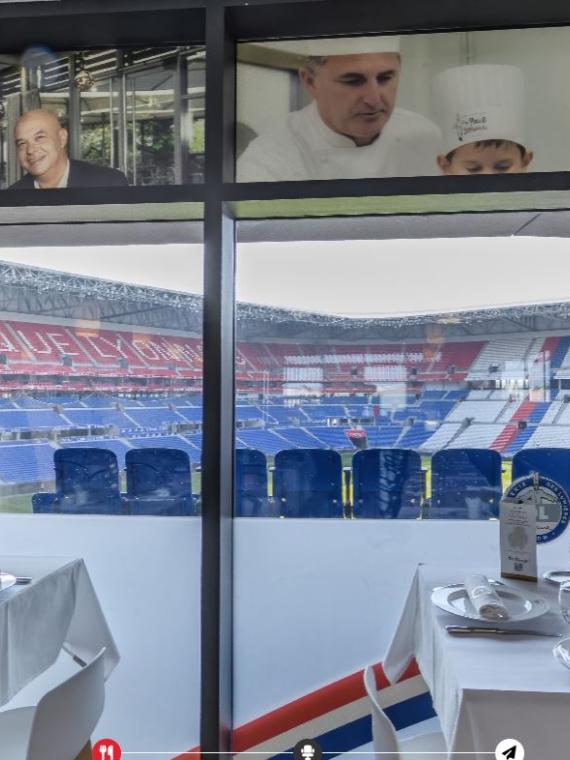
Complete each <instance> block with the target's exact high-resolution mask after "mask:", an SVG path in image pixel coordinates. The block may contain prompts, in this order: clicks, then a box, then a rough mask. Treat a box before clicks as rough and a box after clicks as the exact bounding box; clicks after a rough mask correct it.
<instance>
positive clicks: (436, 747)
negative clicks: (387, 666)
mask: <svg viewBox="0 0 570 760" xmlns="http://www.w3.org/2000/svg"><path fill="white" fill-rule="evenodd" d="M364 687H365V689H366V693H367V694H368V698H369V700H370V704H371V706H372V746H373V748H374V752H379V753H380V752H382V753H383V754H382V755H380V756H379V757H380V760H426V758H427V755H426V754H425V753H426V752H433V753H436V752H438V753H439V752H440V753H441V758H442V760H444V758H447V747H446V744H445V739H444V738H443V734H442V733H441V732H440V731H437V732H433V733H429V734H422V735H421V736H414V737H413V738H410V739H399V738H398V734H397V733H396V730H395V728H394V726H393V724H392V721H391V720H390V718H388V716H387V715H386V713H385V712H384V710H382V708H381V707H380V705H379V704H378V698H377V689H376V677H375V675H374V669H373V667H372V665H368V667H366V668H365V669H364ZM386 753H388V754H386ZM404 753H405V754H404ZM430 757H433V759H434V760H438V757H439V756H438V755H436V754H434V755H431V756H430Z"/></svg>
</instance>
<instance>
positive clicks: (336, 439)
mask: <svg viewBox="0 0 570 760" xmlns="http://www.w3.org/2000/svg"><path fill="white" fill-rule="evenodd" d="M347 430H348V428H347V427H330V426H326V425H320V426H318V427H317V426H308V427H307V431H308V432H309V433H310V434H311V435H314V436H315V438H316V439H317V440H318V441H319V442H320V443H321V444H322V445H323V446H326V447H328V448H331V449H337V450H338V451H352V449H353V445H352V443H351V442H350V440H349V439H348V437H347V435H346V431H347Z"/></svg>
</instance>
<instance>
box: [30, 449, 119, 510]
mask: <svg viewBox="0 0 570 760" xmlns="http://www.w3.org/2000/svg"><path fill="white" fill-rule="evenodd" d="M54 465H55V494H45V493H39V494H35V495H34V497H33V498H32V507H33V510H34V512H48V511H49V512H62V513H66V514H121V513H122V511H123V503H122V500H121V495H120V492H119V468H118V465H117V457H116V456H115V455H114V454H113V452H112V451H108V450H107V449H96V448H91V449H89V448H77V449H76V448H65V449H58V450H57V451H56V452H55V454H54Z"/></svg>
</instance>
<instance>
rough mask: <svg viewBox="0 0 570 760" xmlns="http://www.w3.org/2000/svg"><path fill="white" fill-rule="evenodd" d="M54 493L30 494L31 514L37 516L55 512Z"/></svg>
mask: <svg viewBox="0 0 570 760" xmlns="http://www.w3.org/2000/svg"><path fill="white" fill-rule="evenodd" d="M55 499H56V496H55V494H54V493H43V492H42V493H34V494H32V512H34V513H37V514H46V513H48V512H56V511H58V510H56V509H55Z"/></svg>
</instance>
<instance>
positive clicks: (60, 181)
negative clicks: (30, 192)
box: [34, 159, 70, 190]
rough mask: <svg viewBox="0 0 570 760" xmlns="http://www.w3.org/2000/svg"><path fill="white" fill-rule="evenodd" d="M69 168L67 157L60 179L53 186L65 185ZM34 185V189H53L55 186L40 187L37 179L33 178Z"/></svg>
mask: <svg viewBox="0 0 570 760" xmlns="http://www.w3.org/2000/svg"><path fill="white" fill-rule="evenodd" d="M69 169H70V163H69V159H67V163H66V165H65V171H64V172H63V174H62V175H61V179H60V180H59V182H58V183H57V185H56V186H55V188H58V187H67V183H68V181H69ZM34 187H35V189H36V190H54V189H55V188H47V187H42V186H41V185H40V183H39V182H38V181H37V179H35V180H34Z"/></svg>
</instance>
